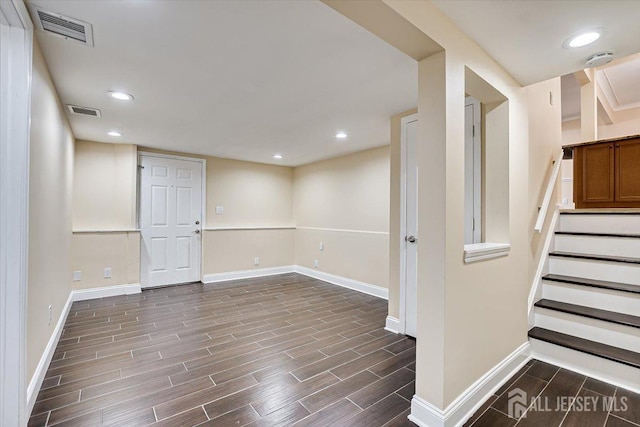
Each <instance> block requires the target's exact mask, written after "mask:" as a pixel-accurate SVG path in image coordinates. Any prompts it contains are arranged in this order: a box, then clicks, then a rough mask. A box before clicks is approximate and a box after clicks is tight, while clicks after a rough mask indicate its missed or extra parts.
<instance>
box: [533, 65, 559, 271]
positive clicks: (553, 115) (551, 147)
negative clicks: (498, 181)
mask: <svg viewBox="0 0 640 427" xmlns="http://www.w3.org/2000/svg"><path fill="white" fill-rule="evenodd" d="M526 91H527V107H528V111H529V190H528V191H529V194H530V195H531V196H530V198H529V238H530V242H531V243H530V257H529V280H530V281H532V280H533V279H534V276H535V272H536V268H537V267H538V264H539V262H540V258H541V257H542V256H543V255H544V254H543V253H542V249H543V246H544V241H545V237H546V233H545V232H544V231H545V230H547V229H548V227H549V224H550V221H551V218H552V217H553V215H552V213H553V209H554V207H555V205H556V204H558V203H560V202H561V198H562V184H561V180H562V178H561V175H560V174H559V176H558V178H557V180H556V184H555V190H554V193H553V195H552V197H551V206H549V214H548V215H547V218H546V223H545V225H544V230H543V232H542V233H538V232H536V231H534V226H535V223H536V220H537V218H538V206H540V205H541V204H542V199H543V198H544V193H545V192H546V190H547V183H548V182H549V179H550V175H551V171H552V169H553V167H554V165H553V161H554V160H555V159H556V158H557V157H558V154H559V153H560V148H561V146H562V108H561V103H560V102H558V100H559V99H560V98H561V89H560V77H557V78H555V79H551V80H547V81H544V82H540V83H537V84H535V85H531V86H528V87H527V88H526ZM549 93H552V94H553V96H552V98H553V99H554V100H556V101H555V102H554V103H553V105H551V104H550V102H549Z"/></svg>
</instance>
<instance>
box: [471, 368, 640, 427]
mask: <svg viewBox="0 0 640 427" xmlns="http://www.w3.org/2000/svg"><path fill="white" fill-rule="evenodd" d="M514 389H520V390H522V391H524V392H525V393H526V396H527V402H533V401H534V400H535V402H536V403H535V404H532V405H531V406H528V410H526V412H523V413H522V416H520V417H518V418H513V417H510V416H509V415H508V414H509V392H510V391H512V390H514ZM512 415H516V414H513V411H512ZM465 426H469V427H471V426H473V427H502V426H504V427H511V426H519V427H529V426H535V427H538V426H540V427H557V426H563V427H638V426H640V395H638V394H634V393H631V392H629V391H626V390H624V389H622V388H617V387H614V386H612V385H610V384H607V383H603V382H600V381H597V380H594V379H592V378H588V377H585V376H584V375H580V374H577V373H575V372H572V371H568V370H566V369H561V368H558V367H557V366H553V365H549V364H548V363H544V362H541V361H539V360H531V361H529V363H528V364H527V365H526V366H525V367H523V368H522V369H521V370H520V372H518V373H517V374H516V375H514V376H513V377H512V378H511V379H510V380H509V381H507V383H506V384H505V385H503V386H502V387H501V388H500V389H499V390H498V391H497V392H496V394H495V395H494V396H492V397H491V398H490V399H489V400H488V401H487V402H485V404H484V405H483V407H482V408H480V409H479V410H478V411H477V412H476V413H475V414H474V415H473V417H471V419H470V420H469V421H468V422H467V423H466V424H465Z"/></svg>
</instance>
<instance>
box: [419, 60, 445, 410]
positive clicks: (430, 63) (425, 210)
mask: <svg viewBox="0 0 640 427" xmlns="http://www.w3.org/2000/svg"><path fill="white" fill-rule="evenodd" d="M446 107H447V94H446V63H445V53H444V52H440V53H437V54H435V55H433V56H430V57H428V58H426V59H424V60H422V61H420V62H419V64H418V138H417V158H418V170H419V177H418V211H419V212H420V218H419V231H418V242H419V243H418V259H419V262H418V301H420V310H418V331H417V332H418V340H417V354H416V362H417V363H416V366H417V372H416V396H415V397H414V399H413V402H412V409H411V411H412V414H414V413H416V414H420V411H421V410H423V409H424V407H425V406H427V407H433V406H435V407H436V408H438V409H439V410H442V409H443V408H444V350H445V348H444V332H445V311H444V310H445V273H446V256H445V254H446V244H447V241H446V198H447V191H446V175H447V173H446V172H447V170H446V154H447V145H446V139H447V135H446V121H447V111H446ZM427 243H428V244H427ZM419 418H420V419H424V417H419Z"/></svg>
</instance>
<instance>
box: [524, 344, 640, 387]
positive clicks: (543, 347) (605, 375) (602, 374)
mask: <svg viewBox="0 0 640 427" xmlns="http://www.w3.org/2000/svg"><path fill="white" fill-rule="evenodd" d="M529 342H530V343H531V356H532V358H534V359H538V360H542V361H543V362H547V363H551V364H552V365H556V366H560V367H561V368H565V369H568V370H570V371H574V372H577V373H579V374H582V375H586V376H588V377H591V378H594V379H596V380H600V381H604V382H607V383H610V384H613V385H614V386H617V387H622V388H624V389H627V390H630V391H632V392H634V393H640V370H639V369H636V368H633V367H631V366H627V365H625V364H622V363H618V362H613V361H611V360H608V359H604V358H602V357H598V356H593V355H591V354H587V353H583V352H581V351H577V350H572V349H570V348H566V347H562V346H559V345H556V344H551V343H549V342H546V341H540V340H538V339H535V338H530V339H529Z"/></svg>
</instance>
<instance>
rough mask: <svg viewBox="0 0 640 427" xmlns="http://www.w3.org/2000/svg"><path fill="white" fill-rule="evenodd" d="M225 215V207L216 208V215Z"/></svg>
mask: <svg viewBox="0 0 640 427" xmlns="http://www.w3.org/2000/svg"><path fill="white" fill-rule="evenodd" d="M223 213H224V206H216V215H222V214H223Z"/></svg>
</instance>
